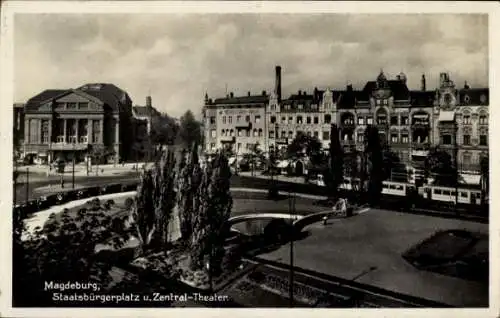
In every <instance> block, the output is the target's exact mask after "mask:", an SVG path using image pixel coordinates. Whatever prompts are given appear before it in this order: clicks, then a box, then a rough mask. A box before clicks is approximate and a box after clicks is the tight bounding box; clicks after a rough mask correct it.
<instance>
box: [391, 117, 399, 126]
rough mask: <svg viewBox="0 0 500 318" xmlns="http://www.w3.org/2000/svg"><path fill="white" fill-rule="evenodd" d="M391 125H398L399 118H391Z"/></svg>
mask: <svg viewBox="0 0 500 318" xmlns="http://www.w3.org/2000/svg"><path fill="white" fill-rule="evenodd" d="M391 125H394V126H397V125H398V116H391Z"/></svg>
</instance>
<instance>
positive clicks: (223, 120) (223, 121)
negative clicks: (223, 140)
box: [222, 116, 226, 124]
mask: <svg viewBox="0 0 500 318" xmlns="http://www.w3.org/2000/svg"><path fill="white" fill-rule="evenodd" d="M222 123H223V124H225V123H226V116H222Z"/></svg>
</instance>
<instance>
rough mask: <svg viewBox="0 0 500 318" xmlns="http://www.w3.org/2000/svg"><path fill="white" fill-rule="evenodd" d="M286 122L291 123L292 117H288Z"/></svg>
mask: <svg viewBox="0 0 500 318" xmlns="http://www.w3.org/2000/svg"><path fill="white" fill-rule="evenodd" d="M288 123H289V124H293V117H292V116H290V117H288Z"/></svg>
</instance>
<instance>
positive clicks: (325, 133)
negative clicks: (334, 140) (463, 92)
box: [323, 130, 330, 140]
mask: <svg viewBox="0 0 500 318" xmlns="http://www.w3.org/2000/svg"><path fill="white" fill-rule="evenodd" d="M328 139H330V132H329V131H328V130H325V131H323V140H328Z"/></svg>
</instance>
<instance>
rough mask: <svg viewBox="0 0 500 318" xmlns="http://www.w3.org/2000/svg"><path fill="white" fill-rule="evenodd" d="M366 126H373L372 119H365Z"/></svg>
mask: <svg viewBox="0 0 500 318" xmlns="http://www.w3.org/2000/svg"><path fill="white" fill-rule="evenodd" d="M366 124H367V125H373V118H371V117H368V118H367V119H366Z"/></svg>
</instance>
